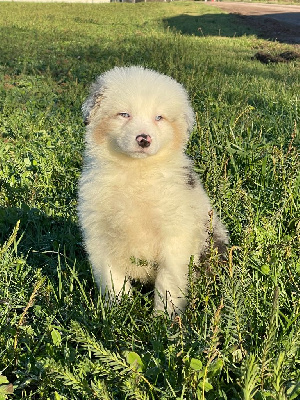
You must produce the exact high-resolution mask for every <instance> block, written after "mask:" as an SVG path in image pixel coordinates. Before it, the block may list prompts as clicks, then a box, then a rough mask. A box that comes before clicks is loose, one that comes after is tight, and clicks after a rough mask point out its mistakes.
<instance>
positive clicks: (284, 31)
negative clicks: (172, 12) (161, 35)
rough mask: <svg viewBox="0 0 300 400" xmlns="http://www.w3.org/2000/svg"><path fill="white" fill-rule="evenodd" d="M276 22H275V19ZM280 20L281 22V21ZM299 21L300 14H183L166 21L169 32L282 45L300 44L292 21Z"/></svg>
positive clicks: (297, 32) (296, 27)
mask: <svg viewBox="0 0 300 400" xmlns="http://www.w3.org/2000/svg"><path fill="white" fill-rule="evenodd" d="M275 18H276V19H275ZM278 19H280V22H279V21H278ZM297 20H300V13H284V14H282V15H281V14H280V15H279V14H276V17H275V15H274V14H265V15H247V16H244V15H239V14H218V13H216V14H214V13H210V14H204V15H191V14H182V15H178V16H176V17H172V18H168V19H165V20H164V22H165V24H166V25H167V26H169V27H170V28H173V29H175V30H176V31H179V32H181V33H182V34H184V35H195V36H223V37H224V36H225V37H239V36H244V35H256V36H258V37H260V38H263V39H267V40H276V41H278V42H281V43H290V44H298V43H300V27H299V25H297V24H296V23H295V24H293V23H292V22H293V21H297Z"/></svg>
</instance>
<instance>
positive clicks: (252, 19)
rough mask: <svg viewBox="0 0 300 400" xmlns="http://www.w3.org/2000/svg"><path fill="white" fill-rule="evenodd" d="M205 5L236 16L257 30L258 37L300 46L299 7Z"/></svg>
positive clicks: (251, 4) (236, 4)
mask: <svg viewBox="0 0 300 400" xmlns="http://www.w3.org/2000/svg"><path fill="white" fill-rule="evenodd" d="M207 4H211V5H212V6H213V7H219V8H221V9H222V10H224V11H227V12H228V13H231V14H237V15H238V16H239V17H240V18H242V19H243V22H244V23H246V24H248V25H249V26H251V27H252V28H254V29H255V30H257V33H258V36H259V37H263V38H265V39H271V40H277V41H278V42H282V43H289V44H295V45H300V6H297V5H296V6H294V5H280V4H262V3H238V2H228V3H227V2H211V3H207Z"/></svg>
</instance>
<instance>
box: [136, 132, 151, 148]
mask: <svg viewBox="0 0 300 400" xmlns="http://www.w3.org/2000/svg"><path fill="white" fill-rule="evenodd" d="M135 140H136V141H137V142H138V145H139V146H141V147H142V148H144V147H149V146H150V144H151V142H152V139H151V136H149V135H145V134H144V133H142V134H141V135H138V136H137V137H136V138H135Z"/></svg>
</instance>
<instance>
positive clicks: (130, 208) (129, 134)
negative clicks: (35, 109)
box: [79, 67, 227, 314]
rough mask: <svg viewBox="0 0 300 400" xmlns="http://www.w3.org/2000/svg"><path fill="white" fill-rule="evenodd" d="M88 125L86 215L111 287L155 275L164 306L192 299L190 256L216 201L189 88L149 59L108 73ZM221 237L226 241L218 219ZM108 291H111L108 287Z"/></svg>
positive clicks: (96, 91) (82, 212) (88, 110)
mask: <svg viewBox="0 0 300 400" xmlns="http://www.w3.org/2000/svg"><path fill="white" fill-rule="evenodd" d="M82 109H83V114H84V118H85V122H86V124H87V130H86V152H85V162H84V169H83V172H82V176H81V179H80V184H79V218H80V222H81V225H82V228H83V232H84V238H85V243H86V248H87V251H88V253H89V257H90V260H91V263H92V267H93V273H94V276H95V280H96V282H97V284H98V285H99V286H100V288H101V289H102V293H105V291H107V290H108V291H109V292H108V293H114V294H115V295H118V294H119V293H120V292H121V291H122V289H125V291H126V292H129V291H130V288H131V280H140V281H141V282H152V283H154V284H155V289H156V290H155V300H154V301H155V309H156V310H163V309H165V308H167V310H168V312H169V313H170V314H171V313H172V312H173V311H176V312H180V311H182V310H183V309H184V307H185V304H186V296H185V295H186V292H187V281H188V265H189V260H190V256H191V255H193V256H194V257H195V260H197V259H198V257H199V256H200V255H201V254H202V253H203V252H205V249H206V247H207V245H208V243H207V241H208V236H209V234H208V231H209V224H210V217H209V212H210V210H211V208H212V207H211V204H210V201H209V199H208V197H207V195H206V193H205V192H204V190H203V188H202V186H201V184H200V182H199V181H198V180H197V177H196V176H195V175H194V173H193V169H192V164H191V161H190V160H189V159H188V158H187V156H186V155H185V154H184V148H185V145H186V142H187V140H188V138H189V133H190V131H191V129H192V127H193V124H194V113H193V110H192V108H191V105H190V102H189V100H188V96H187V93H186V91H185V90H184V88H183V87H182V86H181V85H180V84H179V83H177V82H176V81H175V80H173V79H172V78H170V77H168V76H165V75H161V74H159V73H157V72H155V71H152V70H148V69H144V68H142V67H128V68H114V69H112V70H110V71H108V72H106V73H104V74H103V75H101V76H99V77H98V79H97V81H96V82H95V83H94V84H93V85H92V87H91V92H90V95H89V97H88V98H87V100H86V101H85V103H84V104H83V107H82ZM213 229H214V238H215V243H216V244H217V245H220V244H222V243H223V244H224V243H227V233H226V230H225V228H224V226H223V225H222V224H221V222H220V221H219V219H217V218H216V217H214V220H213ZM106 293H107V292H106Z"/></svg>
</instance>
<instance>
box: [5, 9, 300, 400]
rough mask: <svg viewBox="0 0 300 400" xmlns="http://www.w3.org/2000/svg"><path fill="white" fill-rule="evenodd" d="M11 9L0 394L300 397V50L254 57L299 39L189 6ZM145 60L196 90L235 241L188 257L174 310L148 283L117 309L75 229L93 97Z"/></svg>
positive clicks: (212, 172)
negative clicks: (277, 36) (179, 309)
mask: <svg viewBox="0 0 300 400" xmlns="http://www.w3.org/2000/svg"><path fill="white" fill-rule="evenodd" d="M0 21H1V24H0V29H1V41H0V59H1V64H0V119H1V123H0V160H1V161H0V163H1V167H0V186H1V189H0V240H1V247H0V399H9V398H15V399H51V400H53V399H55V400H59V399H61V400H75V399H76V400H77V399H78V400H79V399H88V400H90V399H107V400H108V399H109V400H122V399H135V400H136V399H145V400H146V399H151V400H152V399H160V400H167V399H174V400H175V399H176V400H179V399H181V400H184V399H186V400H194V399H195V400H200V399H201V400H203V399H207V400H213V399H219V400H222V399H223V400H225V399H228V400H237V399H245V400H246V399H247V400H248V399H256V400H271V399H277V400H284V399H290V400H293V399H294V400H295V399H299V398H300V373H299V371H300V350H299V345H300V330H299V327H300V318H299V313H300V297H299V273H300V261H299V245H300V204H299V188H300V174H299V171H300V168H299V92H300V91H299V62H291V63H288V64H278V65H263V64H260V63H259V62H258V61H257V60H251V56H253V54H254V53H255V52H256V51H257V50H258V49H259V50H263V51H270V52H275V53H277V52H278V53H279V52H281V51H285V50H291V49H293V48H292V47H291V46H288V45H285V44H279V43H276V42H269V41H264V40H259V39H257V37H256V36H255V32H253V31H251V30H249V29H248V28H247V27H245V26H242V25H241V24H240V22H239V20H237V19H236V18H235V17H234V16H229V15H226V14H224V13H222V12H221V11H218V10H217V9H216V8H210V7H207V6H206V5H205V4H200V3H192V2H191V3H181V2H180V3H160V4H158V3H152V4H150V3H143V4H141V3H140V4H99V5H95V4H90V5H87V4H30V3H1V4H0ZM293 50H294V49H293ZM132 64H135V65H136V64H138V65H144V66H146V67H149V68H154V69H156V70H158V71H160V72H162V73H165V74H168V75H171V76H173V77H174V78H175V79H177V80H178V81H180V82H182V83H183V84H184V85H185V87H186V88H187V90H188V92H189V94H190V96H191V99H192V102H193V106H194V108H195V111H196V116H197V121H196V125H195V129H194V131H193V133H192V135H191V138H190V142H189V144H188V147H187V153H188V154H189V155H190V156H191V157H192V158H193V160H194V164H195V170H196V171H197V173H198V174H199V176H200V178H201V179H202V182H203V184H204V186H205V188H206V190H207V191H208V193H209V195H210V197H211V198H212V199H213V202H214V205H215V208H216V210H218V211H217V212H218V213H220V215H221V217H222V219H223V221H224V222H225V223H226V225H227V227H228V230H229V232H230V236H231V243H230V246H229V248H228V254H227V257H226V260H225V261H224V260H219V259H218V257H217V255H216V254H215V253H214V251H213V250H211V252H210V254H209V256H208V259H207V260H206V261H205V263H204V264H203V265H202V264H201V265H198V264H195V263H194V262H193V260H191V262H190V292H189V307H188V309H187V311H186V313H185V314H184V315H182V316H181V317H176V318H175V319H172V320H171V319H170V318H169V317H168V316H167V315H159V316H154V315H153V313H152V305H153V304H152V303H153V302H152V298H153V296H152V295H153V293H151V291H150V292H147V293H143V290H142V291H139V290H137V291H136V293H135V295H134V296H133V297H132V298H128V297H126V296H123V298H122V300H121V301H120V303H119V304H116V303H112V304H107V302H106V301H104V300H103V299H102V298H101V297H100V296H99V293H98V290H97V288H96V286H95V283H94V281H93V277H92V274H91V270H90V265H89V263H88V260H87V256H86V254H85V251H84V249H83V246H82V239H81V235H80V231H79V229H78V225H77V217H76V191H77V181H78V176H79V173H80V168H81V164H82V149H83V134H84V127H83V124H82V120H81V114H80V108H81V104H82V101H83V99H84V98H85V96H86V95H87V92H88V86H89V84H90V83H91V81H93V80H94V78H95V77H96V76H97V75H98V74H100V73H102V72H103V71H105V70H107V69H110V68H112V67H113V66H115V65H132ZM13 392H14V394H12V393H13Z"/></svg>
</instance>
